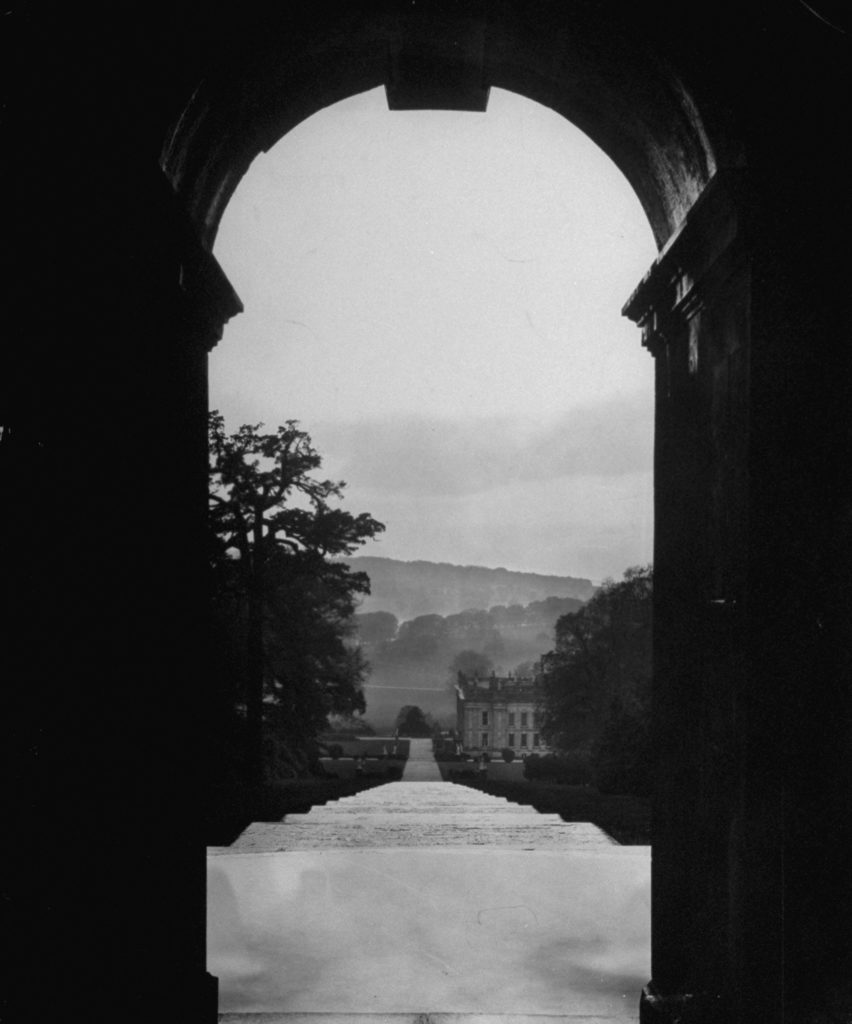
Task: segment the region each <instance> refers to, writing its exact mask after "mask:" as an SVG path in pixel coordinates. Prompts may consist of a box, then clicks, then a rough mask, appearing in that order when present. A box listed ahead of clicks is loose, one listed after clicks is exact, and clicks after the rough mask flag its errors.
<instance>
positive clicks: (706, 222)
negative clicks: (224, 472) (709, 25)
mask: <svg viewBox="0 0 852 1024" xmlns="http://www.w3.org/2000/svg"><path fill="white" fill-rule="evenodd" d="M539 13H541V12H539ZM507 15H508V11H507V9H506V8H503V9H502V10H501V12H500V13H499V14H497V15H496V16H495V15H494V13H493V11H490V12H489V16H488V18H487V19H486V18H484V17H483V16H482V13H481V12H477V11H468V12H466V13H463V14H459V11H458V9H457V8H452V7H447V8H429V9H428V10H426V11H424V12H417V11H414V12H413V13H408V12H406V13H405V14H401V15H397V14H393V13H391V14H388V13H387V12H385V11H383V12H377V13H375V14H374V15H372V16H367V17H365V16H363V14H361V16H360V17H359V18H358V19H354V20H353V19H343V20H342V22H341V23H339V24H338V25H337V31H334V30H329V28H328V26H325V27H324V28H325V30H324V31H320V32H318V31H316V27H315V26H309V27H306V29H305V31H304V36H303V37H302V38H301V39H300V46H299V49H298V52H297V53H296V55H295V57H293V56H292V53H293V51H292V50H291V51H290V53H291V58H290V59H288V60H286V61H284V60H282V59H281V58H280V56H279V55H278V53H277V50H278V46H279V45H280V44H279V43H278V42H277V38H276V34H275V32H274V31H271V32H268V33H267V34H266V35H265V36H264V38H263V40H262V41H258V40H257V39H252V41H251V45H247V47H246V50H245V53H246V57H245V58H243V57H242V55H241V54H240V52H239V51H237V52H236V54H232V60H231V62H230V63H231V65H232V66H233V71H232V72H231V73H230V74H229V75H224V76H221V77H220V78H219V79H218V80H217V81H216V82H215V84H214V83H207V84H205V86H203V87H202V88H201V89H199V90H198V91H197V92H196V94H195V95H194V96H193V98H192V101H191V103H190V104H189V105H188V107H187V109H186V110H185V111H184V112H183V113H182V116H181V118H180V120H179V121H178V122H177V124H176V126H175V129H174V131H173V133H172V134H171V136H170V138H169V140H168V143H167V146H166V148H165V150H164V154H163V164H164V168H165V170H166V172H167V173H168V174H169V176H170V177H171V179H172V182H173V184H174V186H175V189H176V191H177V193H178V195H181V196H182V197H183V198H184V201H185V203H186V207H187V209H188V210H189V211H190V212H191V214H192V216H193V219H194V220H195V222H196V224H197V226H198V230H199V232H200V234H201V237H202V238H203V240H204V243H205V245H207V246H210V245H212V241H213V239H214V238H215V232H216V227H217V225H218V220H219V217H220V216H221V213H222V211H223V209H224V206H225V205H226V203H227V200H228V198H229V197H230V195H231V194H232V192H233V189H234V188H235V187H236V184H237V182H238V181H239V178H240V177H241V175H242V174H243V173H244V172H245V170H246V169H247V167H248V166H249V164H250V163H251V161H252V159H253V158H254V157H255V156H256V155H257V154H258V153H259V152H261V151H262V150H265V149H268V148H270V147H271V146H272V145H274V143H275V142H277V141H278V138H279V137H280V136H281V135H282V134H283V133H284V132H286V131H287V130H288V128H289V127H291V126H293V125H294V124H296V123H297V122H298V121H299V120H301V119H303V118H304V117H307V116H309V115H310V114H311V113H313V112H315V111H316V110H318V109H321V108H322V107H323V106H325V105H327V104H329V103H331V102H333V101H335V100H337V99H339V98H341V97H342V96H344V95H347V94H350V93H352V92H357V91H360V90H362V89H365V88H370V87H373V86H375V85H380V84H384V85H385V87H386V90H387V95H388V102H389V105H390V107H391V109H393V108H394V107H396V106H398V107H405V108H417V107H424V108H427V107H433V106H438V107H448V108H454V109H473V110H483V109H485V106H486V104H487V91H488V88H489V87H490V86H495V87H502V88H511V89H514V90H515V91H517V92H521V93H523V94H524V95H526V96H528V97H529V98H532V99H536V100H539V101H541V102H545V103H547V104H548V105H549V106H551V107H553V108H554V109H555V110H557V111H559V112H560V113H563V114H564V115H565V116H567V117H569V118H570V119H571V120H573V121H575V123H577V124H578V125H579V126H581V127H583V128H584V129H585V130H586V131H587V132H588V134H590V135H591V136H592V138H593V139H594V140H595V141H596V142H598V144H599V145H601V147H602V148H603V149H604V150H605V151H607V152H608V153H609V155H610V156H611V157H612V158H613V159H614V161H615V162H616V163H617V164H618V165H619V167H620V168H621V170H622V171H623V172H624V173H625V175H626V176H627V177H628V179H629V180H630V181H631V183H632V184H633V187H634V189H635V190H636V192H637V194H638V195H639V197H640V199H641V201H642V202H643V205H644V207H645V210H646V213H647V215H648V217H649V220H650V222H651V224H652V227H653V229H654V232H655V234H656V238H657V241H658V244H659V245H660V246H661V247H666V255H665V257H663V258H662V259H661V261H660V262H659V263H658V264H657V265H656V266H655V267H654V268H653V270H652V272H651V273H650V274H649V277H648V280H647V281H646V282H644V283H643V286H642V287H640V288H639V289H638V290H637V293H636V294H635V295H634V296H633V297H632V299H631V301H630V302H629V303H628V305H627V307H626V311H627V313H628V314H629V315H630V316H631V317H632V318H633V319H635V320H637V321H638V322H640V323H641V324H642V326H643V330H644V341H645V344H646V345H647V346H648V348H649V349H650V350H651V352H652V354H653V355H654V356H655V357H656V358H657V361H658V366H659V371H658V385H657V411H656V416H657V424H658V427H657V475H658V481H657V489H658V499H659V500H658V502H657V533H658V536H659V537H660V538H661V539H660V541H659V542H658V544H657V550H656V552H655V560H656V562H657V573H658V575H660V578H661V580H662V583H661V584H658V590H659V595H658V597H657V605H658V607H657V622H658V630H657V631H658V641H657V662H658V673H657V674H658V680H659V682H658V689H659V690H660V693H659V695H658V704H659V705H660V707H661V708H665V707H669V706H671V704H672V702H673V701H674V702H675V704H676V707H675V709H674V710H673V711H670V713H669V715H668V716H665V715H663V714H662V713H660V714H659V715H658V723H659V724H658V728H659V732H660V736H659V743H660V749H661V750H662V751H664V752H665V753H664V757H663V758H661V763H665V761H666V760H668V759H675V760H677V761H678V762H679V763H680V764H681V766H682V770H681V771H680V772H679V773H678V784H677V786H676V787H672V786H671V784H670V783H669V782H668V780H667V778H666V777H665V773H664V772H661V778H660V780H659V784H658V788H659V789H660V791H661V794H662V799H661V804H662V806H663V807H666V806H673V807H676V808H677V809H678V811H679V812H681V813H682V809H683V808H684V807H687V806H689V803H690V795H691V793H692V792H693V791H694V789H695V787H697V786H698V785H699V781H698V776H699V774H700V766H699V765H695V764H692V765H690V764H689V759H688V757H687V756H686V755H685V752H684V751H683V750H681V749H680V748H679V747H678V735H679V734H680V733H681V732H682V730H683V723H684V717H685V714H686V709H685V707H684V706H683V702H682V701H680V700H679V699H678V691H679V687H680V686H681V685H682V683H683V680H684V679H685V678H688V677H689V676H694V675H695V669H694V667H693V664H692V662H693V661H701V660H703V655H702V654H701V646H702V644H703V642H704V641H703V640H699V638H698V635H697V633H696V632H695V628H694V627H693V634H694V635H693V636H692V637H691V641H690V645H689V648H688V652H687V653H686V654H684V652H683V651H682V650H681V641H682V636H683V633H682V629H681V626H682V620H683V616H684V614H685V613H688V614H690V615H691V617H692V619H693V620H695V621H698V622H701V623H702V629H704V627H703V622H704V617H705V614H706V612H705V608H706V606H707V604H708V602H711V601H720V602H722V603H724V602H727V601H731V602H734V601H736V598H735V597H732V596H731V595H732V593H734V592H736V593H739V590H738V589H736V588H737V585H738V584H739V582H740V581H738V580H732V579H730V578H729V577H728V576H724V577H722V578H719V579H716V580H714V584H715V586H716V590H712V593H711V592H710V591H708V579H707V578H708V575H712V573H711V568H710V563H711V562H712V560H713V556H712V554H710V552H709V550H708V552H707V560H699V559H696V558H695V557H694V553H695V545H694V543H689V541H690V540H691V539H694V538H690V537H689V536H686V537H685V536H684V531H692V530H694V528H695V524H696V522H698V521H700V519H701V517H702V515H703V512H702V511H701V505H702V502H703V501H704V497H705V495H706V494H707V493H710V492H711V491H712V492H713V493H715V494H716V500H717V503H718V504H720V505H722V506H723V507H731V506H736V505H737V504H738V503H739V504H742V497H741V496H740V495H739V494H737V493H736V486H737V483H738V482H739V478H738V477H737V476H736V475H734V476H733V477H731V476H730V475H720V474H719V471H718V466H719V465H720V464H722V463H727V462H728V461H730V460H731V459H733V460H736V459H737V458H742V454H743V453H742V450H741V449H739V450H738V449H737V439H741V438H743V437H744V436H745V425H744V423H742V422H739V421H735V422H730V423H727V424H726V428H727V433H726V434H725V435H724V436H723V437H722V439H721V441H720V442H719V444H718V447H719V448H720V451H718V452H717V453H716V457H715V459H712V458H711V459H710V460H708V459H707V458H706V457H705V455H704V453H703V451H702V450H700V449H701V446H702V444H703V442H704V440H705V437H706V435H707V434H713V433H714V431H715V430H716V429H717V427H716V424H714V423H712V422H710V421H712V416H711V417H709V420H708V417H707V416H706V414H705V407H707V406H710V405H712V403H713V400H714V395H713V392H714V390H716V391H719V390H720V388H719V386H718V385H717V384H716V383H714V381H713V380H712V379H711V377H710V375H711V374H713V373H715V372H716V367H718V365H719V364H720V362H721V363H724V362H725V361H726V360H728V361H730V360H731V359H732V358H735V357H732V355H731V351H737V350H738V349H739V348H740V346H741V345H743V344H745V343H746V338H745V336H744V333H743V332H747V329H748V328H747V319H744V317H747V308H748V285H747V280H746V279H745V277H744V276H743V272H744V265H743V261H742V257H741V237H740V232H739V231H738V227H739V225H738V222H737V200H738V196H737V187H738V185H737V180H738V173H737V171H736V169H734V168H730V169H726V168H722V167H720V166H719V159H720V158H719V157H718V156H717V150H718V153H719V154H720V155H722V154H724V155H725V156H727V157H730V154H732V153H733V154H736V153H738V152H739V147H738V146H737V144H736V143H735V141H734V140H732V139H730V138H728V137H724V138H723V139H722V140H721V141H720V143H719V145H718V146H714V145H712V144H711V141H710V138H709V135H708V130H707V127H706V125H705V123H704V120H703V119H702V116H701V115H700V114H699V112H698V109H697V107H696V104H695V101H694V100H693V98H692V97H691V96H690V95H689V94H688V93H687V91H686V89H685V88H684V86H683V84H682V82H681V81H680V80H679V79H678V77H677V76H676V75H675V74H674V72H673V71H671V70H670V69H667V68H666V67H665V65H664V64H663V62H661V61H660V60H659V59H656V58H653V57H652V56H651V55H650V53H649V52H648V51H647V50H646V49H643V48H642V47H637V46H636V43H635V39H631V38H629V37H627V35H626V33H625V29H624V27H623V26H619V25H617V24H616V23H614V22H613V21H611V20H609V19H606V18H602V17H601V16H600V14H599V12H590V11H586V12H585V13H584V14H583V13H581V14H580V15H578V16H577V17H576V18H572V20H571V23H570V25H571V31H570V32H569V31H568V30H567V26H565V25H563V24H562V23H561V22H559V21H558V19H557V20H556V21H555V22H552V21H550V19H547V18H546V19H545V20H544V23H540V22H539V23H537V22H536V20H535V18H534V17H533V16H532V12H528V15H527V17H524V18H521V17H519V16H518V14H517V12H515V13H514V17H513V18H512V19H507ZM268 28H269V27H268V26H267V29H268ZM290 43H291V45H292V40H291V41H290ZM249 55H250V58H251V66H249ZM235 82H238V87H237V86H235V84H234V83H235ZM729 309H735V310H736V313H735V316H736V318H737V319H736V320H732V319H731V317H730V315H729V313H728V310H729ZM699 364H700V367H701V372H700V374H699V370H698V367H699ZM738 369H740V370H741V367H740V368H738ZM724 386H725V387H731V388H732V389H737V388H744V387H745V386H746V381H745V378H744V376H743V374H742V372H736V371H735V372H734V373H733V374H732V379H731V380H728V379H726V381H725V385H724ZM739 406H740V407H741V406H742V403H741V402H740V403H739ZM684 424H686V425H687V426H688V429H689V432H690V435H691V437H692V438H693V442H692V447H690V446H689V443H685V439H684V437H683V436H682V431H683V427H684ZM684 485H685V486H684ZM684 505H686V506H687V508H686V509H685V508H684V507H683V506H684ZM678 506H680V507H678ZM726 526H727V523H725V524H723V525H721V526H720V523H719V521H717V522H716V523H714V525H713V527H712V529H713V530H714V531H715V532H713V533H711V532H710V531H709V530H708V532H707V537H706V545H707V547H708V549H709V548H713V549H714V551H713V553H714V554H718V555H719V558H720V559H724V564H725V566H728V565H736V564H738V562H739V559H738V553H737V542H738V540H740V538H739V537H738V536H737V534H736V526H734V527H733V528H730V529H727V530H726V529H725V527H726ZM686 551H690V552H691V554H690V558H689V560H688V561H687V560H685V559H684V552H686ZM660 563H662V565H661V564H660ZM731 588H734V590H732V589H731ZM711 589H712V588H711ZM675 609H676V612H675V611H674V610H675ZM667 613H668V614H667ZM673 637H674V638H675V639H674V641H673V639H672V638H673ZM719 642H720V638H719V636H718V635H715V636H714V638H713V644H714V646H716V647H717V648H718V645H719ZM717 654H718V656H719V657H721V658H724V654H723V652H721V651H719V650H717ZM685 661H688V662H689V663H688V664H686V663H685ZM726 667H729V666H726ZM717 671H718V669H717ZM666 681H668V689H667V691H666V689H664V687H665V686H666ZM702 684H703V677H702ZM706 713H707V715H708V716H712V711H711V709H707V712H706ZM720 733H721V734H723V735H721V736H720V735H719V734H720ZM697 739H698V737H697V735H691V736H690V743H689V747H688V749H689V750H695V749H697V748H696V742H697ZM708 739H709V737H708ZM712 741H713V742H714V743H718V742H721V743H723V744H725V745H728V744H730V742H731V737H730V736H728V735H727V734H726V724H722V725H720V727H719V728H718V729H717V730H716V732H715V733H714V734H713V736H712ZM688 765H689V767H687V766H688ZM705 785H707V786H709V787H710V788H711V789H714V787H715V790H714V791H715V792H716V799H717V802H718V803H719V805H720V806H719V808H718V813H717V815H711V816H710V817H709V819H708V820H706V821H702V822H698V821H689V822H687V821H686V820H684V819H681V820H679V821H678V822H677V823H674V824H673V823H672V822H671V818H668V817H666V815H665V814H661V815H660V816H659V817H658V822H657V848H656V859H655V869H656V873H655V889H654V893H655V895H654V957H655V960H654V973H655V977H656V985H658V986H659V987H660V988H661V989H662V991H663V992H664V993H673V994H674V995H675V997H676V996H677V995H678V994H680V993H683V992H685V991H686V989H687V987H690V988H693V987H695V988H697V989H698V990H700V991H703V992H706V993H710V994H711V995H712V997H714V998H715V997H716V996H717V995H718V993H719V992H721V991H722V989H723V985H721V984H720V980H719V978H720V975H719V970H720V967H719V964H720V960H724V958H725V950H724V947H725V945H726V943H727V942H728V941H729V938H730V929H729V927H728V922H727V921H726V920H724V919H725V917H726V910H725V908H723V907H720V906H719V905H718V903H717V901H716V895H715V894H716V892H717V891H718V889H717V887H716V882H717V881H718V880H717V879H714V883H713V886H712V887H707V886H704V885H703V884H702V882H703V880H704V879H707V878H709V877H711V876H710V875H709V874H708V872H707V868H708V865H707V862H706V861H707V858H706V857H704V856H703V855H702V854H703V851H704V850H705V849H706V847H707V846H708V843H709V838H708V837H709V836H710V835H712V834H715V833H716V832H717V831H718V830H719V828H720V827H721V824H720V818H721V817H723V816H724V815H725V814H726V812H727V810H728V808H727V807H723V806H722V805H723V804H724V801H725V800H726V799H727V798H728V797H729V794H727V793H725V795H724V797H723V791H724V786H723V783H722V781H721V780H719V779H715V780H714V781H713V782H705ZM667 826H668V827H667ZM685 906H689V907H690V908H691V909H692V913H693V914H694V915H695V917H697V918H701V919H702V920H710V919H715V920H716V921H717V925H716V930H717V933H718V934H719V935H720V936H721V935H724V936H725V938H723V939H721V942H720V948H718V949H717V950H715V951H714V954H713V955H712V956H708V955H707V951H706V950H704V949H702V952H701V954H700V955H699V956H698V958H697V959H696V960H695V961H692V959H691V958H687V960H686V961H685V960H684V957H683V955H682V953H681V951H682V950H683V949H684V948H686V947H689V945H690V943H691V942H693V935H692V925H691V924H686V920H687V919H688V916H687V918H685V915H684V907H685ZM699 965H700V969H699V970H698V974H697V976H696V967H697V966H699ZM652 991H654V990H653V989H652V990H650V991H649V997H648V998H647V1000H646V1011H645V1012H646V1013H649V1014H653V1013H655V1012H657V1011H656V1010H655V1009H653V1007H657V1006H659V1005H660V1003H659V1000H658V999H657V1000H656V1001H655V1000H654V999H653V998H652V996H651V995H650V992H652Z"/></svg>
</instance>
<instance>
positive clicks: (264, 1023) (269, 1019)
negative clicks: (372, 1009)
mask: <svg viewBox="0 0 852 1024" xmlns="http://www.w3.org/2000/svg"><path fill="white" fill-rule="evenodd" d="M637 1020H638V1015H637V1014H636V1013H630V1014H627V1015H624V1014H619V1015H618V1016H606V1017H602V1016H600V1015H597V1014H596V1015H595V1016H589V1015H588V1014H585V1013H580V1014H576V1013H570V1014H551V1013H225V1014H220V1015H219V1018H218V1024H634V1022H635V1021H637Z"/></svg>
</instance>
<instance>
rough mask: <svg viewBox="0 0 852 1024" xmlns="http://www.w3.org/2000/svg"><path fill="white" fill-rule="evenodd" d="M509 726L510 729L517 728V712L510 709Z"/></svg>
mask: <svg viewBox="0 0 852 1024" xmlns="http://www.w3.org/2000/svg"><path fill="white" fill-rule="evenodd" d="M509 728H510V729H514V728H515V712H514V711H510V712H509Z"/></svg>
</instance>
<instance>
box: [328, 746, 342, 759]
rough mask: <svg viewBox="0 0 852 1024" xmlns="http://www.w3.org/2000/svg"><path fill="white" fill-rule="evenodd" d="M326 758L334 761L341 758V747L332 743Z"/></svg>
mask: <svg viewBox="0 0 852 1024" xmlns="http://www.w3.org/2000/svg"><path fill="white" fill-rule="evenodd" d="M328 756H329V757H330V758H331V759H332V760H333V761H336V760H337V759H338V758H339V757H343V747H341V745H340V744H339V743H332V744H331V746H330V747H329V748H328Z"/></svg>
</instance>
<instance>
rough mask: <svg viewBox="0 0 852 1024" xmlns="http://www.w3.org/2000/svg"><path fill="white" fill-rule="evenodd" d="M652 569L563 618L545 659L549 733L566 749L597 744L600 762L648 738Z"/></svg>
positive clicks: (612, 585)
mask: <svg viewBox="0 0 852 1024" xmlns="http://www.w3.org/2000/svg"><path fill="white" fill-rule="evenodd" d="M652 586H653V574H652V570H651V567H650V566H644V567H639V566H637V567H634V568H631V569H628V570H627V571H626V572H625V573H624V579H623V580H621V581H619V582H614V581H612V580H608V581H606V582H605V583H604V585H603V586H602V587H601V589H600V590H599V591H598V592H597V594H595V596H594V597H593V598H592V599H591V600H590V601H589V602H588V603H587V604H586V605H584V606H583V607H582V608H581V609H580V610H579V611H577V612H573V613H570V614H568V615H563V616H561V617H560V618H559V620H558V621H557V623H556V646H555V648H554V650H553V651H551V652H550V653H549V654H547V655H545V657H544V665H545V669H546V671H545V673H544V676H543V682H544V702H543V704H544V706H543V712H544V714H543V722H542V734H543V735H544V737H545V739H546V740H547V742H548V743H549V744H550V745H551V746H553V747H555V748H557V749H561V750H578V749H587V750H588V749H592V750H593V751H594V752H595V756H596V758H597V760H598V761H600V760H601V759H602V758H604V757H610V758H618V757H621V755H622V754H623V753H626V748H627V745H629V744H633V745H634V746H636V747H637V750H638V746H641V744H642V743H643V742H644V738H645V734H646V732H647V724H648V715H649V713H650V685H651V610H652V600H651V598H652Z"/></svg>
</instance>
